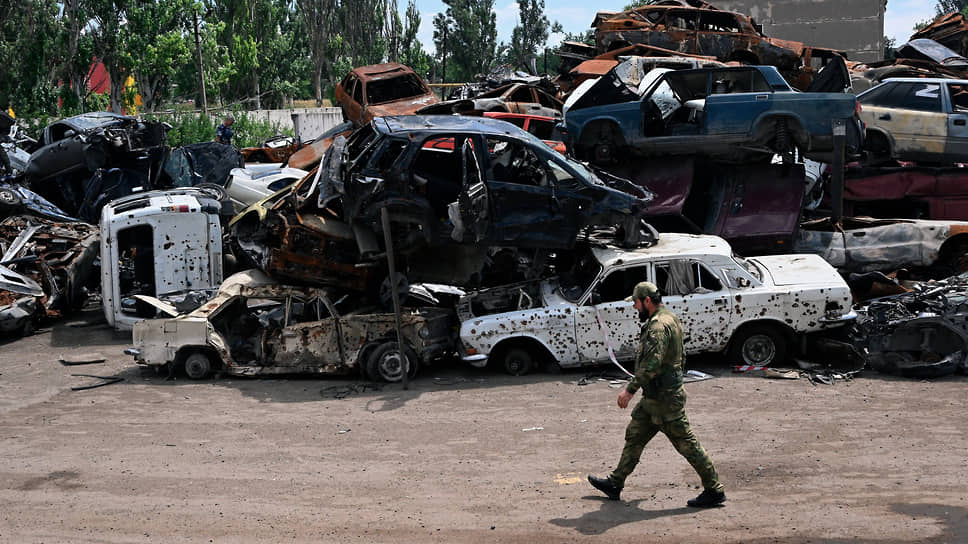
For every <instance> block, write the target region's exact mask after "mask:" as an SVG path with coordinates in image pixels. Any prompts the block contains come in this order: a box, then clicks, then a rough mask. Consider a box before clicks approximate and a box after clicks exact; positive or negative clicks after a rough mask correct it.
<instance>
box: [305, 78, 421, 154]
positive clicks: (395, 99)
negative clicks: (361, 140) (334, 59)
mask: <svg viewBox="0 0 968 544" xmlns="http://www.w3.org/2000/svg"><path fill="white" fill-rule="evenodd" d="M334 92H335V97H336V102H337V103H338V104H339V105H340V107H341V108H343V117H344V118H345V119H346V120H348V121H351V122H352V123H353V124H354V125H356V126H361V125H364V124H366V123H369V122H370V121H372V120H373V119H374V118H376V117H383V116H386V115H406V114H410V113H413V112H415V111H417V110H418V109H420V108H422V107H423V106H426V105H428V104H434V103H436V102H437V97H436V96H434V93H433V92H432V91H431V90H430V87H428V86H427V83H426V82H424V80H423V79H421V78H420V76H419V75H417V73H416V72H414V71H413V69H411V68H410V67H409V66H405V65H403V64H399V63H396V62H390V63H386V64H373V65H370V66H361V67H359V68H354V69H353V70H351V71H350V73H348V74H346V77H344V78H343V80H342V81H340V83H339V84H338V85H336V89H335V91H334ZM296 168H300V167H299V166H296Z"/></svg>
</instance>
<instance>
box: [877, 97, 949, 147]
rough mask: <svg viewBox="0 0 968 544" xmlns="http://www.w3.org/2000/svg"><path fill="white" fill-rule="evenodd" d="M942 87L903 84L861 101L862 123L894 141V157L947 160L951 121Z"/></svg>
mask: <svg viewBox="0 0 968 544" xmlns="http://www.w3.org/2000/svg"><path fill="white" fill-rule="evenodd" d="M941 91H942V89H941V84H940V83H936V82H930V81H926V82H913V81H901V82H897V83H895V84H894V85H893V87H892V88H890V89H886V90H885V91H880V90H877V88H875V89H872V90H871V91H870V94H869V95H865V96H864V97H862V99H861V104H862V106H863V109H862V111H861V118H862V120H863V121H864V122H865V123H867V125H868V126H869V129H870V128H873V127H876V128H879V129H881V130H883V131H884V132H886V133H888V134H890V135H891V137H892V138H893V140H894V149H893V151H894V158H896V159H900V160H928V161H930V160H935V161H937V160H944V159H943V156H944V151H945V140H946V135H947V132H948V118H947V115H946V114H945V113H943V112H942V101H941Z"/></svg>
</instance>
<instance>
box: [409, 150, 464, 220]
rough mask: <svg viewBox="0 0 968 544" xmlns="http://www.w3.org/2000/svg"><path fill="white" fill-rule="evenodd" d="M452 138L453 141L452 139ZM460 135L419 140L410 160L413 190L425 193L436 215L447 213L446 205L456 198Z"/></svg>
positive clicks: (460, 181)
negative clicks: (420, 143)
mask: <svg viewBox="0 0 968 544" xmlns="http://www.w3.org/2000/svg"><path fill="white" fill-rule="evenodd" d="M455 140H456V142H455ZM464 140H465V138H464V137H463V136H456V137H455V136H438V137H434V138H430V139H428V140H427V141H425V142H424V143H423V145H422V146H421V147H420V151H419V152H417V156H416V157H414V159H413V161H412V162H411V163H410V172H411V176H412V178H413V185H414V189H415V190H416V191H417V192H419V193H422V194H425V195H426V197H427V200H428V201H430V206H431V208H432V209H433V210H435V211H436V212H437V214H438V216H441V217H446V216H447V204H449V203H451V202H453V201H455V200H456V199H457V195H458V193H460V189H461V186H462V185H463V175H464V174H463V159H462V157H461V152H460V150H461V147H462V146H463V145H464Z"/></svg>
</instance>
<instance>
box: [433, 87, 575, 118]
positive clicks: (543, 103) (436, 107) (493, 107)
mask: <svg viewBox="0 0 968 544" xmlns="http://www.w3.org/2000/svg"><path fill="white" fill-rule="evenodd" d="M561 108H562V104H561V101H560V100H558V99H557V98H555V97H554V96H552V95H551V94H549V93H548V92H547V91H545V90H543V89H540V88H538V87H537V86H535V85H528V84H525V83H511V84H509V85H505V86H503V87H498V88H497V89H493V90H490V91H487V92H485V93H481V94H479V95H477V96H473V97H471V98H467V99H463V100H448V101H446V102H439V103H437V104H433V105H430V106H424V107H422V108H420V109H419V110H417V111H416V112H415V113H416V114H417V115H447V114H450V113H458V114H468V113H472V112H489V111H503V112H507V113H527V114H531V115H541V116H544V117H561Z"/></svg>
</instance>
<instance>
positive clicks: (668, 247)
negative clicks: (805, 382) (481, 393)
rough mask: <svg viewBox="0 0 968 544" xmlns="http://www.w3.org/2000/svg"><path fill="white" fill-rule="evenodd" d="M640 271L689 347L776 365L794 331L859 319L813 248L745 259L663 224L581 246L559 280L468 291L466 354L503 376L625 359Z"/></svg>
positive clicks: (632, 338) (632, 341) (632, 336)
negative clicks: (644, 244) (643, 236)
mask: <svg viewBox="0 0 968 544" xmlns="http://www.w3.org/2000/svg"><path fill="white" fill-rule="evenodd" d="M641 281H651V282H653V283H655V284H656V285H657V286H658V287H659V289H660V291H661V292H662V301H663V303H664V304H665V305H666V306H668V307H669V309H671V310H672V311H673V312H675V313H676V315H678V316H679V318H680V319H681V320H682V325H683V332H684V335H685V338H684V340H685V348H686V353H688V354H693V353H702V352H719V351H726V352H727V353H728V357H729V359H730V360H731V361H735V362H736V363H740V364H750V365H769V364H772V363H780V362H782V361H784V360H785V359H786V357H787V356H788V355H790V354H791V351H790V348H793V347H795V346H796V345H797V344H796V342H795V340H796V339H797V338H798V337H799V335H802V334H804V333H807V332H812V331H819V330H822V329H827V328H832V327H836V326H840V325H844V324H845V323H847V322H849V321H850V320H851V319H852V318H853V317H854V316H853V313H852V312H851V311H850V289H849V288H848V287H847V284H846V283H845V282H844V280H843V279H842V278H841V277H840V276H839V275H838V274H837V271H836V270H834V269H833V267H831V266H830V265H829V264H827V263H825V262H824V261H823V259H821V258H819V257H817V256H816V255H776V256H770V257H752V258H749V259H743V258H741V257H737V256H735V255H733V254H732V250H731V248H730V247H729V244H727V243H726V242H725V241H724V240H722V239H721V238H718V237H715V236H694V235H688V234H666V233H663V234H662V237H661V238H659V241H658V242H657V243H656V245H654V246H652V247H648V248H640V249H635V250H621V249H618V248H615V247H608V246H605V247H595V246H592V247H588V248H585V251H583V252H579V253H578V254H577V255H576V257H575V259H574V264H573V266H571V267H568V268H567V269H566V270H565V271H564V272H563V273H562V274H561V275H560V276H559V277H558V278H557V279H555V278H552V279H547V280H543V281H541V282H533V283H530V284H524V285H512V286H507V287H502V288H494V289H489V290H484V291H479V292H475V293H470V294H468V295H467V296H465V297H463V298H462V299H461V301H460V304H459V305H458V308H457V315H458V317H459V318H460V320H461V330H460V342H461V343H460V349H461V358H462V359H463V360H464V361H466V362H468V363H470V364H471V365H473V366H484V365H485V364H487V363H489V362H490V363H493V364H494V365H495V366H498V367H503V368H504V369H505V370H506V371H507V372H508V373H510V374H524V373H527V372H528V371H529V370H530V369H532V368H533V364H534V363H535V362H537V361H540V360H542V359H543V360H546V361H548V360H551V361H554V362H555V363H557V364H558V365H560V366H561V367H574V366H581V365H592V364H600V363H605V364H607V363H608V361H609V359H610V357H611V355H612V354H614V356H615V357H616V358H617V359H618V360H620V361H630V360H632V359H634V357H635V351H636V346H637V344H638V339H639V333H640V325H641V323H640V320H639V316H638V313H637V312H636V311H635V309H634V308H633V304H632V302H631V301H629V300H628V299H627V297H628V296H629V293H631V292H632V289H633V287H634V286H635V285H636V284H637V283H639V282H641Z"/></svg>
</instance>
